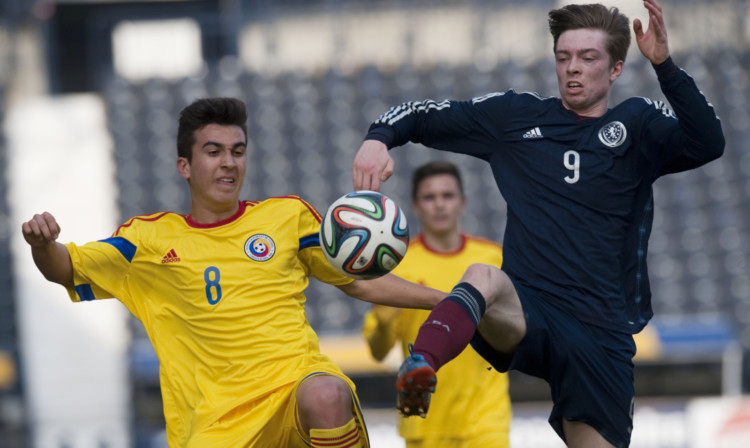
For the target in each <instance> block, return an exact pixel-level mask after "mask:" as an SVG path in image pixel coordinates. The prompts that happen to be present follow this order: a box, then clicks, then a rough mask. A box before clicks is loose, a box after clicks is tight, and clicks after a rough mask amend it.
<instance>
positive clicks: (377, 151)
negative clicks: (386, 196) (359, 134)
mask: <svg viewBox="0 0 750 448" xmlns="http://www.w3.org/2000/svg"><path fill="white" fill-rule="evenodd" d="M393 166H394V162H393V159H392V158H391V156H390V155H389V154H388V147H386V146H385V144H384V143H381V142H379V141H377V140H365V141H364V143H362V146H360V148H359V151H357V155H356V156H355V157H354V164H353V165H352V182H353V183H354V189H355V190H372V191H380V183H381V182H385V181H386V180H388V178H389V177H391V175H392V174H393Z"/></svg>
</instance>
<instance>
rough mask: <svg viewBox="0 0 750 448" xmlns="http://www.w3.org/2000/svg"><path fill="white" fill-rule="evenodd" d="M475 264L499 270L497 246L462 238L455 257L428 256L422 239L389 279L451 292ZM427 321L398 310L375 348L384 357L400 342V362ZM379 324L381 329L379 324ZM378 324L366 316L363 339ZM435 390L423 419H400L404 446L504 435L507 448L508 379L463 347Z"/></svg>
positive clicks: (420, 314) (420, 315)
mask: <svg viewBox="0 0 750 448" xmlns="http://www.w3.org/2000/svg"><path fill="white" fill-rule="evenodd" d="M474 263H483V264H489V265H492V266H497V267H500V265H501V263H502V250H501V248H500V246H499V245H497V244H496V243H494V242H492V241H489V240H486V239H483V238H478V237H473V236H469V235H462V244H461V247H460V248H459V249H458V250H456V251H455V252H450V253H443V252H436V251H434V250H432V249H431V248H430V247H428V246H427V245H426V244H425V241H424V239H423V237H422V236H419V237H417V238H416V239H415V240H413V241H412V242H411V244H409V248H408V250H407V252H406V255H405V256H404V259H403V260H402V261H401V263H400V264H399V265H398V266H396V268H395V269H394V270H393V273H394V274H395V275H397V276H399V277H401V278H404V279H406V280H409V281H412V282H414V283H419V284H422V285H426V286H430V287H433V288H435V289H439V290H441V291H445V292H449V291H450V290H451V289H452V288H453V287H454V286H455V285H456V283H458V281H459V280H460V279H461V276H462V275H463V273H464V271H465V270H466V268H468V267H469V265H471V264H474ZM428 315H429V311H426V310H413V309H402V310H400V312H399V313H398V314H397V315H396V317H395V318H394V319H393V320H391V321H390V322H388V323H386V325H387V326H386V328H385V329H383V327H381V331H384V333H386V334H385V335H384V336H387V337H383V338H382V339H380V340H381V341H387V342H383V343H384V344H388V346H387V347H373V351H379V352H381V353H385V352H387V351H388V349H389V348H390V347H391V346H392V345H393V344H394V343H395V342H396V341H397V340H398V341H400V342H401V350H402V352H403V354H404V356H407V355H408V344H409V343H413V342H414V340H415V339H416V337H417V333H418V331H419V327H420V326H421V325H422V323H424V321H425V320H426V319H427V316H428ZM381 324H382V323H381ZM377 325H378V322H377V319H376V317H375V315H374V314H373V312H372V311H370V312H369V313H368V314H367V315H366V316H365V322H364V325H363V331H362V332H363V335H364V336H365V338H366V339H368V340H369V335H371V334H373V332H374V331H376V327H377ZM437 378H438V382H437V384H438V386H437V390H436V392H435V393H434V394H433V395H432V399H431V403H430V409H429V412H428V413H427V417H426V418H424V419H422V418H416V417H408V418H406V417H401V418H400V422H399V432H400V434H401V436H402V437H403V438H404V439H406V440H407V441H410V440H419V439H422V438H424V437H427V436H429V437H431V438H432V439H437V438H439V437H440V438H451V439H462V440H463V439H470V438H473V437H479V436H481V435H482V434H484V433H487V432H493V433H502V434H504V440H505V441H504V442H503V445H502V446H507V445H508V442H507V435H508V432H509V426H510V419H511V407H510V396H509V395H508V375H507V374H506V373H498V372H496V371H494V370H492V371H491V370H490V364H489V363H488V362H487V361H485V360H484V358H482V357H481V356H479V355H478V354H477V353H476V352H475V351H474V349H472V348H471V347H467V349H466V350H464V351H463V352H462V353H461V354H460V355H459V356H457V357H456V358H455V359H453V360H451V361H450V362H448V363H447V364H445V365H444V366H443V367H441V368H440V370H439V371H438V372H437Z"/></svg>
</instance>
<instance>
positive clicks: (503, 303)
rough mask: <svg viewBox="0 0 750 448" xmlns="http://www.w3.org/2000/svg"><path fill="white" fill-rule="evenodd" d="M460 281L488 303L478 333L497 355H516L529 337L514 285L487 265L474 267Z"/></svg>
mask: <svg viewBox="0 0 750 448" xmlns="http://www.w3.org/2000/svg"><path fill="white" fill-rule="evenodd" d="M480 266H481V267H480ZM461 281H466V282H469V283H471V284H472V285H473V286H474V287H475V288H477V289H478V290H479V291H480V292H481V293H482V295H483V296H484V297H485V300H486V302H487V310H486V311H485V313H484V316H483V317H482V320H480V321H479V326H478V329H479V333H480V334H481V335H482V337H483V338H484V339H485V341H487V343H488V344H490V346H492V348H494V349H495V350H497V351H498V352H500V353H504V354H511V353H513V351H514V350H515V349H516V347H517V346H518V343H519V342H521V339H523V337H524V336H525V335H526V318H525V317H524V313H523V307H522V306H521V301H520V299H519V298H518V294H517V293H516V289H515V287H514V286H513V282H511V280H510V278H508V276H507V275H506V274H505V273H504V272H503V271H501V270H500V269H497V268H495V267H492V266H485V265H475V266H472V267H471V268H469V270H467V271H466V273H465V274H464V278H463V279H462V280H461Z"/></svg>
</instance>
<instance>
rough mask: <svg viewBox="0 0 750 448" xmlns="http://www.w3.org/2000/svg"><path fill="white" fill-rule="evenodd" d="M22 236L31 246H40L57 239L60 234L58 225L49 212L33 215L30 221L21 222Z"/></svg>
mask: <svg viewBox="0 0 750 448" xmlns="http://www.w3.org/2000/svg"><path fill="white" fill-rule="evenodd" d="M21 231H22V232H23V238H24V239H25V240H26V242H27V243H29V245H30V246H31V247H42V246H46V245H48V244H50V243H53V242H55V241H56V240H57V237H58V236H59V235H60V226H59V225H58V224H57V220H56V219H55V217H54V216H52V214H50V213H49V212H44V213H42V214H41V215H34V217H33V218H31V220H30V221H27V222H25V223H23V224H21Z"/></svg>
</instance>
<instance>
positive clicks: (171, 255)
mask: <svg viewBox="0 0 750 448" xmlns="http://www.w3.org/2000/svg"><path fill="white" fill-rule="evenodd" d="M177 261H180V257H178V256H177V252H175V251H174V249H172V250H170V251H169V252H167V255H164V258H162V259H161V263H162V264H165V263H175V262H177Z"/></svg>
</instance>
